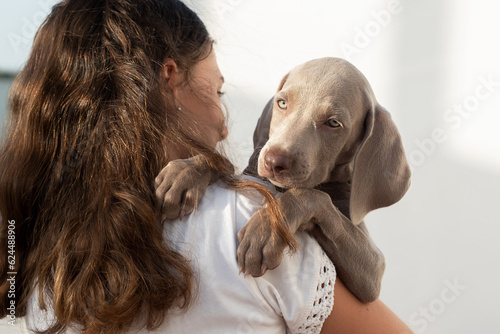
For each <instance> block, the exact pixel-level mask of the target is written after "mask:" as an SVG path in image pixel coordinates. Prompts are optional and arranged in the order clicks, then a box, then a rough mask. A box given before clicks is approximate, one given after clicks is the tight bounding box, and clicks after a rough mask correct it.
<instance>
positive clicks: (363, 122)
mask: <svg viewBox="0 0 500 334" xmlns="http://www.w3.org/2000/svg"><path fill="white" fill-rule="evenodd" d="M254 145H255V151H254V154H253V155H252V157H251V158H250V162H249V166H248V167H247V169H246V170H245V173H246V174H251V175H256V176H259V177H261V178H265V179H267V180H269V181H270V182H271V183H273V184H274V185H276V186H277V187H279V188H281V190H283V191H284V193H283V195H282V196H281V197H279V199H278V204H279V206H280V209H281V210H282V212H283V214H284V216H285V217H286V220H287V222H288V228H289V230H290V232H292V233H295V232H296V231H299V230H305V231H308V232H309V233H310V234H311V235H313V236H314V237H315V238H316V239H317V240H318V242H319V243H320V245H321V246H322V247H323V249H324V250H325V252H326V253H327V254H328V256H329V257H330V258H331V259H332V261H333V263H334V264H335V267H336V270H337V272H338V275H339V277H340V279H342V281H343V283H344V284H345V285H346V287H347V288H348V289H349V290H350V291H351V292H352V293H353V294H354V295H355V296H356V297H357V298H358V299H359V300H360V301H362V302H370V301H374V300H376V299H377V298H378V296H379V293H380V287H381V280H382V275H383V272H384V268H385V260H384V257H383V255H382V254H381V252H380V251H379V249H378V248H377V247H376V246H375V245H374V243H373V242H372V240H371V238H370V235H369V233H368V230H367V229H366V225H365V223H364V222H363V218H364V217H365V215H366V214H367V213H368V212H370V211H372V210H375V209H378V208H381V207H386V206H389V205H392V204H394V203H396V202H397V201H399V200H400V199H401V198H402V197H403V195H404V194H405V193H406V191H407V189H408V187H409V185H410V169H409V165H408V163H407V160H406V157H405V153H404V149H403V145H402V141H401V137H400V135H399V132H398V130H397V128H396V126H395V124H394V123H393V121H392V120H391V117H390V115H389V113H388V112H387V111H386V110H384V109H383V108H382V107H381V106H380V105H379V104H378V103H377V101H376V100H375V96H374V94H373V91H372V89H371V87H370V85H369V83H368V81H367V80H366V78H365V77H364V76H363V75H362V74H361V72H359V71H358V70H357V69H356V68H355V67H354V66H353V65H351V64H350V63H348V62H347V61H345V60H342V59H338V58H322V59H316V60H312V61H309V62H307V63H305V64H302V65H300V66H298V67H296V68H294V69H293V70H292V71H291V72H290V73H289V74H287V75H286V76H285V77H284V78H283V80H282V81H281V83H280V85H279V88H278V91H277V93H276V95H275V97H274V99H272V100H271V101H270V102H269V103H268V105H267V106H266V108H265V109H264V112H263V114H262V116H261V118H260V119H259V123H258V126H257V128H256V131H255V133H254ZM192 161H193V160H191V161H189V162H188V165H189V166H191V167H192V166H193V165H194V166H196V165H197V164H196V163H194V164H193V162H192ZM198 161H200V160H198ZM182 166H183V165H182V164H181V165H177V167H178V168H182ZM191 169H192V170H194V171H195V173H199V174H200V175H205V174H204V173H203V172H201V171H202V170H203V166H201V167H200V166H199V163H198V166H197V167H196V168H194V169H193V168H191ZM170 170H171V169H170ZM175 173H176V172H174V173H172V174H175ZM172 174H170V175H172ZM169 178H172V177H171V176H168V168H166V169H165V170H164V171H162V172H161V173H160V175H159V177H158V178H157V185H159V186H158V188H157V196H158V197H159V198H160V199H164V198H166V197H168V198H169V200H168V201H165V202H166V205H167V202H170V204H168V205H169V207H172V206H173V205H176V206H177V207H178V208H179V207H180V205H185V203H184V204H178V203H180V202H182V199H180V198H181V196H180V195H178V196H171V195H170V196H165V193H166V192H167V190H169V189H172V183H171V181H168V182H166V181H165V180H167V179H169ZM202 179H204V180H205V181H206V182H202V187H205V184H208V180H209V179H210V177H207V176H203V177H202ZM177 180H178V179H177ZM178 182H180V183H182V181H178ZM175 188H178V189H182V188H183V187H182V186H176V187H175ZM197 190H198V193H200V189H197ZM201 190H203V189H201ZM172 198H176V200H174V201H172ZM179 199H180V200H179ZM172 202H175V204H172ZM174 212H177V214H178V212H180V209H177V211H175V210H174ZM271 235H272V231H271V227H270V225H269V224H268V223H267V221H266V218H265V214H262V213H257V214H256V215H254V216H253V217H252V218H251V219H250V221H249V222H248V223H247V224H246V225H245V226H244V228H243V229H242V230H241V231H240V232H239V234H238V238H239V240H240V245H239V248H238V254H237V257H238V262H239V265H240V267H241V268H242V270H243V271H245V272H246V273H250V274H251V275H252V276H260V275H262V274H263V273H264V272H265V271H266V270H267V269H273V268H275V267H276V266H278V264H279V263H280V261H281V259H282V255H283V252H284V250H285V248H286V245H285V243H284V242H283V241H282V240H280V239H279V238H277V240H276V238H274V239H272V238H271Z"/></svg>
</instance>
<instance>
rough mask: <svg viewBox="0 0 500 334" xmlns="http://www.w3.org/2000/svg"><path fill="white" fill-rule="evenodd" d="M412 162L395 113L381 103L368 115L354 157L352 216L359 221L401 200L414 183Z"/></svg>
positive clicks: (356, 222)
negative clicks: (412, 181) (407, 155)
mask: <svg viewBox="0 0 500 334" xmlns="http://www.w3.org/2000/svg"><path fill="white" fill-rule="evenodd" d="M410 176H411V172H410V166H409V165H408V162H407V160H406V156H405V152H404V148H403V143H402V140H401V136H400V134H399V132H398V129H397V128H396V125H395V124H394V122H393V121H392V119H391V115H390V114H389V113H388V112H387V111H386V110H385V109H384V108H382V107H381V106H380V105H378V104H375V106H373V107H371V108H370V109H369V110H368V112H367V115H366V118H365V135H364V139H363V141H362V143H361V146H360V148H359V149H358V152H357V153H356V155H355V157H354V167H353V173H352V180H351V182H352V188H351V200H350V217H351V221H352V222H353V223H354V224H356V225H357V224H359V223H360V222H361V221H362V220H363V218H364V217H365V216H366V214H367V213H368V212H370V211H373V210H375V209H378V208H382V207H386V206H389V205H392V204H394V203H396V202H397V201H399V200H400V199H401V198H402V197H403V195H404V194H405V193H406V191H407V190H408V188H409V186H410Z"/></svg>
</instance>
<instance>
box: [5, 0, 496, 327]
mask: <svg viewBox="0 0 500 334" xmlns="http://www.w3.org/2000/svg"><path fill="white" fill-rule="evenodd" d="M48 1H49V0H41V1H40V2H38V3H36V2H34V1H30V4H27V0H25V1H24V3H23V2H22V1H19V2H16V5H15V6H20V7H16V8H20V9H18V10H14V9H15V8H14V9H12V8H10V9H9V10H3V9H4V8H7V7H9V6H10V7H13V6H14V5H13V2H12V1H10V0H1V1H0V4H1V6H2V11H1V13H0V24H1V26H2V30H1V36H0V43H1V48H2V52H1V53H0V69H2V68H16V67H17V68H18V67H19V66H20V64H21V63H22V61H23V59H24V57H25V56H26V51H23V50H24V49H21V48H20V47H16V44H14V43H13V42H12V41H9V40H8V38H6V36H8V35H9V34H10V35H11V36H12V34H17V35H19V36H23V34H24V35H26V34H28V30H29V27H30V24H29V22H30V21H31V22H34V21H37V19H36V18H37V13H40V12H41V11H43V10H44V8H45V7H46V3H47V2H48ZM186 2H187V3H188V4H189V5H190V6H191V7H192V8H193V9H195V10H196V11H197V12H198V13H199V14H200V15H201V16H202V18H203V19H204V20H205V22H206V23H207V25H208V26H209V29H210V31H211V33H212V35H213V36H214V37H215V39H216V40H217V46H216V50H217V53H218V59H219V65H220V67H221V70H222V72H223V74H224V76H225V78H226V81H227V84H226V87H225V90H226V92H227V96H226V103H227V106H228V109H229V114H230V124H231V128H230V131H231V136H230V138H229V142H228V144H227V145H226V146H227V147H228V148H229V150H230V151H231V155H232V157H233V159H234V161H235V163H236V164H237V165H238V166H239V167H240V168H243V167H244V166H245V164H246V159H247V158H248V156H249V155H250V153H251V150H252V142H251V138H252V133H253V128H254V126H255V123H256V120H257V118H258V117H259V115H260V112H261V110H262V107H263V106H264V104H265V102H266V101H267V100H268V99H269V98H270V97H271V96H272V95H273V94H274V91H275V89H276V87H277V85H278V83H279V81H280V79H281V77H282V76H283V75H285V74H286V72H287V71H288V70H290V69H291V68H292V67H293V66H295V65H297V64H299V63H301V62H304V61H306V60H309V59H312V58H318V57H323V56H337V57H344V58H347V59H348V60H350V61H351V62H352V63H353V64H354V65H356V66H357V67H358V68H359V69H360V70H361V71H362V72H363V73H364V74H365V75H366V77H367V78H368V80H369V81H370V83H371V84H372V87H373V89H374V91H375V93H376V95H377V98H378V100H379V102H380V103H381V104H382V105H383V106H385V107H386V108H387V109H388V110H389V111H390V112H391V113H392V114H393V118H394V120H395V122H396V123H397V125H398V127H399V129H400V132H401V134H402V136H403V139H404V143H405V147H406V151H407V154H408V157H409V160H410V162H411V165H412V167H413V183H412V187H411V189H410V191H409V192H408V194H407V195H406V196H405V198H404V199H403V200H402V201H401V202H400V203H398V204H396V205H394V206H393V207H390V208H386V209H382V210H379V211H376V212H373V213H371V214H370V215H369V216H368V217H367V219H366V221H367V224H368V227H369V229H370V230H371V232H372V234H373V237H374V239H375V241H376V243H377V244H378V245H379V247H380V248H381V249H382V250H383V252H384V254H385V255H386V258H387V270H386V274H385V278H384V284H383V291H382V299H383V300H384V302H385V303H386V304H388V305H389V306H390V307H391V308H392V309H393V310H394V311H395V312H396V313H397V314H398V315H399V316H400V317H401V318H403V319H404V320H405V321H406V322H407V323H408V324H409V325H410V326H411V327H412V328H413V329H414V330H415V332H417V333H454V334H460V333H464V334H465V333H498V332H500V323H498V321H496V320H495V319H496V317H497V315H496V313H497V310H498V306H497V304H496V303H497V300H498V299H499V297H500V288H499V285H498V284H497V277H498V276H499V275H500V269H499V264H500V261H499V260H500V246H499V244H500V243H499V242H498V239H499V237H500V218H499V215H498V213H497V208H498V203H499V199H500V147H499V143H500V131H498V127H499V124H500V116H499V115H500V114H499V110H498V105H499V102H500V67H499V65H498V60H499V59H500V44H499V43H498V32H499V31H500V23H499V20H498V18H497V16H498V13H499V12H500V11H499V9H500V5H499V4H497V3H496V2H494V1H489V0H475V1H467V0H458V1H451V0H434V1H432V0H400V1H391V0H375V1H374V0H372V1H368V0H359V1H351V2H347V1H340V0H335V1H332V0H308V1H301V0H286V1H285V0H273V1H270V0H266V1H264V0H191V1H186ZM23 5H24V7H23ZM388 13H390V14H388ZM5 22H7V23H5ZM23 29H24V30H23ZM0 330H1V327H0Z"/></svg>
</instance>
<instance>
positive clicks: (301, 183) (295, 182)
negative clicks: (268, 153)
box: [258, 166, 314, 189]
mask: <svg viewBox="0 0 500 334" xmlns="http://www.w3.org/2000/svg"><path fill="white" fill-rule="evenodd" d="M258 174H259V176H261V177H265V178H266V179H268V180H269V182H271V183H272V184H273V185H275V186H276V187H279V188H282V189H290V188H311V187H314V185H312V184H310V183H311V182H310V179H309V175H300V176H298V175H290V174H289V173H283V172H282V173H275V172H273V171H272V170H268V169H266V168H261V167H260V166H259V168H258Z"/></svg>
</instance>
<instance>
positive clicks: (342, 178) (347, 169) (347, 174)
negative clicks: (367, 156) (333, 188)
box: [325, 161, 354, 184]
mask: <svg viewBox="0 0 500 334" xmlns="http://www.w3.org/2000/svg"><path fill="white" fill-rule="evenodd" d="M353 165H354V163H353V161H350V162H346V163H342V164H338V165H336V166H335V167H334V168H333V170H332V171H331V172H330V178H329V179H328V181H326V182H325V183H349V184H350V183H351V178H352V171H353Z"/></svg>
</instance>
